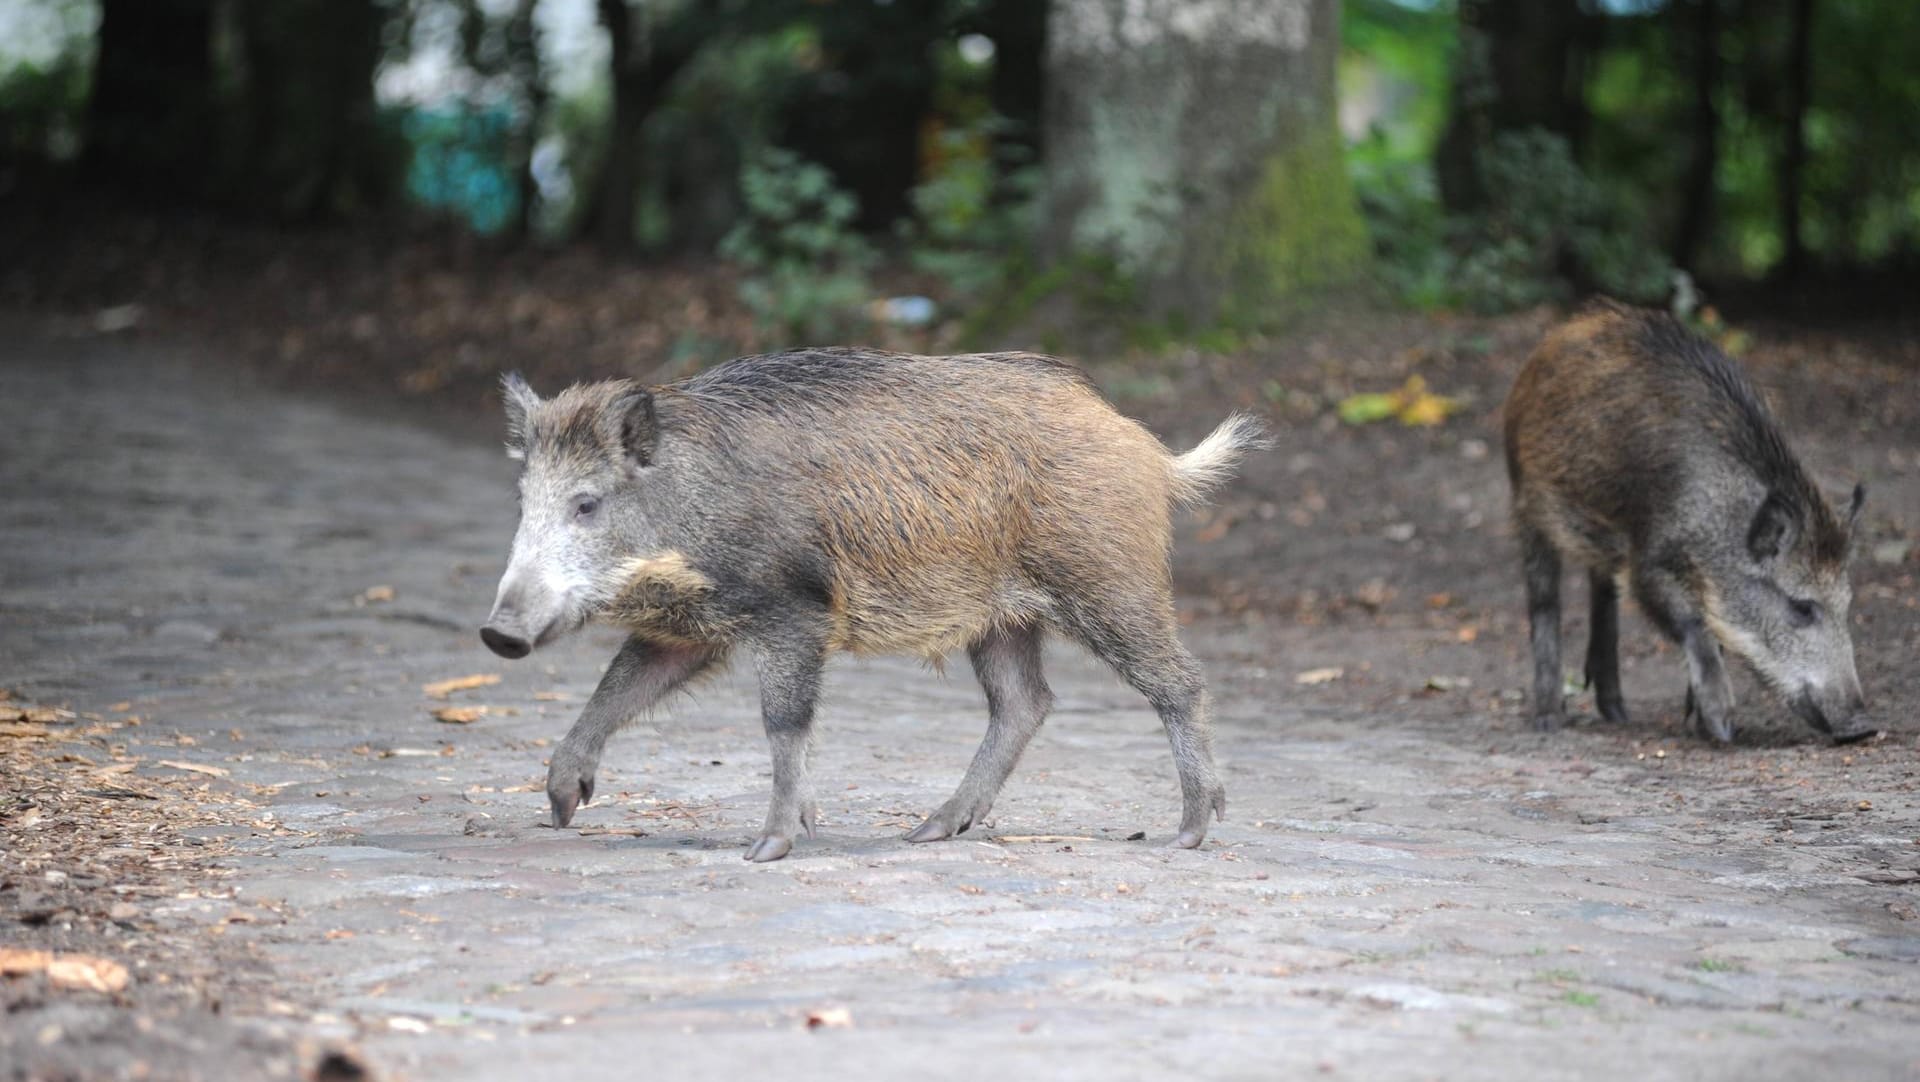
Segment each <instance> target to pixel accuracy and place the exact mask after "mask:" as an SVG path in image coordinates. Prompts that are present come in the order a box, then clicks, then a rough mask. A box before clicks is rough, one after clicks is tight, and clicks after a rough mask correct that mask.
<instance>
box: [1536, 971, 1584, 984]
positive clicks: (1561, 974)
mask: <svg viewBox="0 0 1920 1082" xmlns="http://www.w3.org/2000/svg"><path fill="white" fill-rule="evenodd" d="M1533 977H1534V979H1535V980H1541V981H1551V982H1553V983H1554V984H1579V983H1580V973H1579V971H1577V970H1572V969H1543V970H1541V971H1540V972H1538V973H1535V974H1534V975H1533Z"/></svg>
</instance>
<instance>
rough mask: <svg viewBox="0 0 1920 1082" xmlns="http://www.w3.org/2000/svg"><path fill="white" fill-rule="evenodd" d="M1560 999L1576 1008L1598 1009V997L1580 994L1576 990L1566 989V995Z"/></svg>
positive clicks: (1588, 993) (1589, 993)
mask: <svg viewBox="0 0 1920 1082" xmlns="http://www.w3.org/2000/svg"><path fill="white" fill-rule="evenodd" d="M1560 998H1561V999H1563V1000H1565V1001H1566V1002H1568V1003H1571V1004H1573V1005H1574V1006H1576V1007H1598V1006H1599V1005H1600V997H1599V996H1596V995H1594V994H1593V993H1592V992H1582V991H1580V990H1579V989H1578V988H1569V989H1567V991H1566V993H1565V994H1564V995H1562V996H1561V997H1560Z"/></svg>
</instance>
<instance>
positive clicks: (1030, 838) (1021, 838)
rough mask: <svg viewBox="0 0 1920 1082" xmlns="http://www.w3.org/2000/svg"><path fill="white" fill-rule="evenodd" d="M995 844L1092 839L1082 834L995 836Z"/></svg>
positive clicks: (1086, 840) (1087, 840) (1085, 840)
mask: <svg viewBox="0 0 1920 1082" xmlns="http://www.w3.org/2000/svg"><path fill="white" fill-rule="evenodd" d="M993 840H994V841H996V842H1013V843H1019V842H1090V841H1093V840H1094V839H1092V838H1090V837H1088V836H1086V835H1084V834H996V835H994V837H993Z"/></svg>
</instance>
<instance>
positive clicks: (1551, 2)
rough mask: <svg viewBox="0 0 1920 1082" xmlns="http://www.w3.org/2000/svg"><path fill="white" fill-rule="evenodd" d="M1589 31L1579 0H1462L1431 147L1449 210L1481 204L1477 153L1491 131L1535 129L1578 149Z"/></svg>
mask: <svg viewBox="0 0 1920 1082" xmlns="http://www.w3.org/2000/svg"><path fill="white" fill-rule="evenodd" d="M1588 30H1589V27H1588V19H1587V16H1586V15H1585V14H1584V13H1583V12H1582V10H1581V7H1580V0H1460V50H1459V53H1458V56H1457V59H1456V61H1455V66H1454V79H1453V82H1454V86H1453V107H1452V112H1451V115H1450V116H1449V118H1448V122H1447V129H1446V131H1445V132H1444V133H1443V134H1442V136H1441V139H1440V146H1439V148H1438V149H1437V150H1436V152H1435V169H1436V171H1437V175H1438V179H1439V182H1440V194H1441V198H1442V200H1443V201H1444V202H1445V203H1446V204H1447V206H1448V207H1449V208H1450V209H1453V210H1471V209H1475V208H1478V207H1480V206H1481V205H1483V204H1484V203H1485V201H1486V198H1487V193H1486V191H1485V190H1484V186H1483V184H1482V181H1481V178H1480V168H1479V155H1480V152H1481V151H1482V150H1483V149H1485V148H1486V147H1487V146H1488V145H1489V144H1490V143H1491V142H1492V141H1493V138H1494V136H1496V135H1500V134H1503V133H1506V132H1520V131H1526V130H1528V129H1530V128H1541V129H1544V130H1546V131H1549V132H1552V133H1553V134H1555V135H1559V136H1562V137H1564V138H1565V139H1566V140H1567V141H1568V143H1569V144H1571V145H1572V146H1573V148H1574V150H1575V151H1576V152H1577V151H1578V150H1579V147H1580V143H1581V141H1582V139H1583V137H1584V136H1585V133H1586V127H1587V108H1586V91H1585V84H1586V69H1587V63H1586V61H1587V52H1588V45H1589V33H1588Z"/></svg>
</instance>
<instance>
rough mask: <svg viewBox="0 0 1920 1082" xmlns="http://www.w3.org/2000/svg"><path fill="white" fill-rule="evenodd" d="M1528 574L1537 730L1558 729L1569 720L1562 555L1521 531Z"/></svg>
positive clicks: (1542, 538) (1528, 530)
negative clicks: (1563, 665)
mask: <svg viewBox="0 0 1920 1082" xmlns="http://www.w3.org/2000/svg"><path fill="white" fill-rule="evenodd" d="M1520 559H1521V563H1522V565H1523V566H1524V568H1525V570H1526V580H1527V628H1528V631H1529V633H1530V635H1531V637H1532V642H1533V727H1534V728H1536V729H1540V730H1542V731H1545V730H1548V729H1558V728H1559V727H1560V726H1561V725H1563V724H1565V722H1566V720H1567V708H1566V703H1565V702H1564V701H1563V699H1562V696H1561V689H1560V681H1561V676H1560V554H1559V553H1558V552H1557V551H1555V550H1554V547H1553V542H1551V541H1549V540H1547V537H1546V535H1545V534H1543V533H1541V532H1540V531H1538V530H1535V529H1532V528H1530V527H1527V526H1525V525H1524V524H1523V525H1522V526H1521V527H1520Z"/></svg>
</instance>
